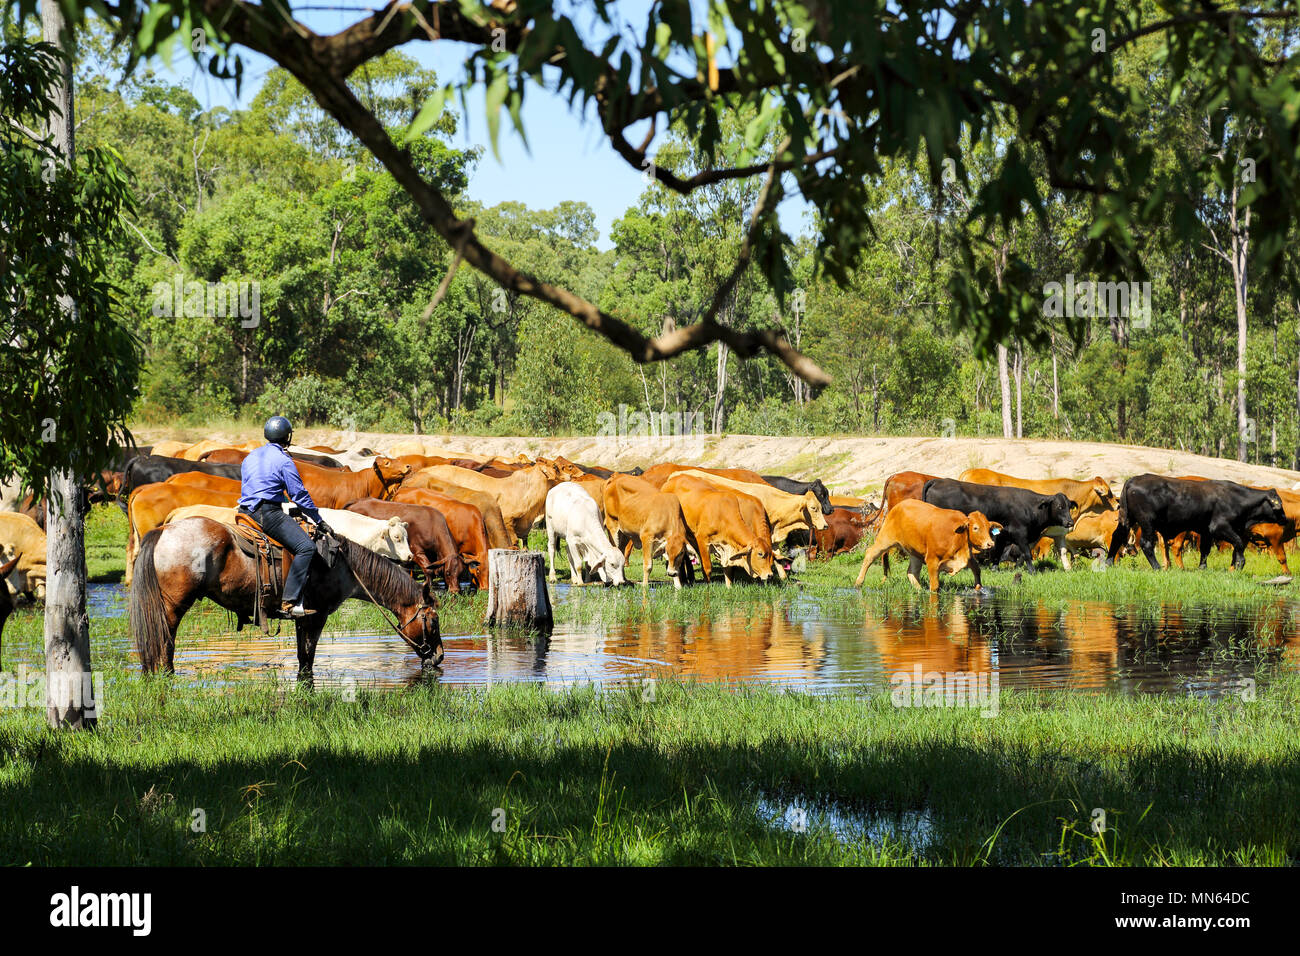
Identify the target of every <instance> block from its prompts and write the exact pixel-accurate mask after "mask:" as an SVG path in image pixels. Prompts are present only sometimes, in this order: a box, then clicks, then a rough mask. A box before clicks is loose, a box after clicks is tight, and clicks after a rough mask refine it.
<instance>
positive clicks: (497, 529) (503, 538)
mask: <svg viewBox="0 0 1300 956" xmlns="http://www.w3.org/2000/svg"><path fill="white" fill-rule="evenodd" d="M419 490H428V491H436V492H438V493H439V494H442V495H446V496H447V497H449V498H452V499H454V500H456V501H459V502H462V503H464V504H467V505H473V506H474V507H475V508H477V509H478V510H479V513H480V514H481V515H482V516H483V523H484V525H485V526H486V527H487V540H488V547H489V548H505V549H506V550H508V551H514V550H516V549H517V547H518V545H517V544H516V543H515V538H514V535H512V534H511V533H510V529H509V528H507V527H506V522H505V518H503V517H502V515H501V506H500V505H499V504H497V500H496V498H494V497H493V496H492V495H490V494H488V493H487V492H486V491H475V490H474V489H473V488H466V487H465V486H464V485H458V484H456V483H455V482H452V481H443V480H441V479H440V478H437V477H436V476H434V475H432V474H429V473H428V472H427V471H419V472H416V473H415V474H414V475H412V476H411V477H410V478H408V479H406V481H404V482H402V491H419ZM401 496H402V495H401V492H398V494H397V497H398V498H399V499H400V498H401Z"/></svg>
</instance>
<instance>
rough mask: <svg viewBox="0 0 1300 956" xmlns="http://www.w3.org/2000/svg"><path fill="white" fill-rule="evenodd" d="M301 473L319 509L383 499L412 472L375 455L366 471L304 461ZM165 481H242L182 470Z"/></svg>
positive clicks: (226, 487) (214, 484) (199, 484)
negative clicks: (364, 499) (365, 500)
mask: <svg viewBox="0 0 1300 956" xmlns="http://www.w3.org/2000/svg"><path fill="white" fill-rule="evenodd" d="M295 464H296V465H297V466H298V474H299V475H300V476H302V484H303V487H304V488H306V489H307V494H309V495H311V500H312V502H313V503H314V504H315V505H316V507H317V508H339V509H343V508H346V507H347V506H348V504H349V503H351V502H353V501H358V500H360V499H362V498H381V499H384V500H388V499H390V498H392V497H393V494H394V493H395V492H396V491H397V489H398V487H400V486H401V484H402V481H403V479H405V478H406V476H407V475H408V474H409V473H410V469H411V466H410V465H400V466H399V465H398V464H397V463H396V462H394V461H393V460H392V459H391V458H376V459H375V463H374V465H372V466H371V467H370V468H367V469H366V470H365V471H347V470H346V469H344V470H339V469H337V468H321V467H320V466H318V465H309V464H307V462H305V461H299V462H295ZM165 484H169V485H188V486H190V487H193V488H208V489H211V490H213V491H231V490H233V491H234V492H236V493H238V492H239V490H240V482H238V481H236V480H235V479H234V478H223V477H221V476H220V475H206V474H203V473H202V472H198V471H186V472H181V473H180V474H179V475H172V476H171V477H170V478H168V479H167V481H166V482H165Z"/></svg>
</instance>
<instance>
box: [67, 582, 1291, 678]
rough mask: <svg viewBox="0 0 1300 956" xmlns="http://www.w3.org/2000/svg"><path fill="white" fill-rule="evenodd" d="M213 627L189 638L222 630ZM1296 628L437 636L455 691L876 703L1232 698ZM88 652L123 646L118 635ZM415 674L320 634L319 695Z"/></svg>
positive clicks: (712, 617)
mask: <svg viewBox="0 0 1300 956" xmlns="http://www.w3.org/2000/svg"><path fill="white" fill-rule="evenodd" d="M570 599H571V597H570V595H569V593H568V590H567V588H564V587H561V588H558V589H557V602H556V603H557V607H558V606H562V605H563V604H564V603H565V602H566V601H568V600H570ZM218 617H219V613H214V614H213V615H212V617H211V619H210V620H208V621H206V622H205V623H204V624H203V626H202V628H199V627H196V628H195V630H196V631H199V630H217V629H220V628H221V627H222V625H221V624H220V623H218V620H217V619H218ZM94 627H95V625H94V624H92V628H94ZM1298 627H1300V621H1297V612H1296V610H1295V609H1294V608H1293V607H1292V606H1291V605H1290V604H1289V603H1288V602H1285V601H1281V600H1279V601H1277V602H1275V603H1269V604H1263V605H1259V606H1256V607H1253V608H1248V609H1229V608H1223V607H1218V608H1195V607H1179V606H1175V605H1157V604H1146V605H1141V606H1134V607H1122V608H1117V607H1115V606H1113V605H1110V604H1104V603H1100V602H1072V603H1067V604H1064V605H1061V606H1059V607H1053V606H1044V605H1024V604H1021V603H1018V602H1016V601H1013V600H1010V599H1007V598H1004V597H1002V596H993V597H982V598H980V597H966V596H963V595H960V594H945V595H943V596H941V597H931V596H929V595H918V596H910V595H909V596H908V597H907V598H906V599H902V600H900V599H899V598H898V597H897V596H893V595H879V594H867V595H862V594H861V593H860V592H857V591H850V590H848V589H845V590H844V591H840V592H836V593H834V594H833V595H831V596H829V597H819V598H816V599H812V598H803V597H798V596H792V597H788V598H787V597H782V598H780V599H777V600H772V601H767V600H764V601H759V602H755V603H753V604H748V605H745V604H742V605H740V606H732V607H729V608H727V609H726V610H725V611H715V612H710V613H707V614H705V615H703V616H701V617H700V618H699V619H698V620H694V621H690V622H681V621H664V620H651V621H635V622H627V623H624V622H623V621H621V620H617V621H611V620H609V619H605V620H603V621H597V622H592V623H570V624H562V625H558V626H557V627H556V630H555V633H554V634H553V635H552V637H551V640H550V641H549V642H546V641H538V640H529V639H526V638H521V637H512V636H507V635H504V634H501V635H483V634H470V635H456V634H452V633H444V635H443V640H444V645H445V649H446V654H447V656H446V660H445V661H444V664H443V674H442V675H441V677H439V678H438V679H439V680H440V681H441V682H443V683H446V684H449V685H451V686H483V685H487V684H492V683H499V682H505V681H525V682H539V683H545V684H549V685H553V686H562V685H568V684H574V683H583V682H588V681H590V682H597V683H610V684H617V683H629V682H634V681H639V680H642V679H644V678H646V677H665V676H668V675H669V674H673V675H677V676H680V677H683V678H687V679H696V680H704V681H723V682H756V683H769V684H779V685H784V686H791V687H797V688H800V689H803V690H807V691H811V692H814V693H827V692H835V691H853V690H865V691H869V692H881V691H887V690H888V689H889V687H890V679H891V676H892V675H894V674H896V673H899V672H907V673H912V672H914V668H916V667H917V666H919V667H920V668H921V671H922V672H925V673H931V672H938V673H946V674H955V673H958V672H962V673H967V674H970V673H976V674H979V673H984V674H991V673H997V675H998V681H999V686H1000V687H1001V689H1002V690H1010V689H1014V688H1067V689H1078V690H1085V691H1104V692H1117V693H1134V692H1149V691H1168V692H1173V693H1216V692H1224V691H1230V690H1233V689H1235V688H1236V687H1237V686H1239V682H1240V681H1241V679H1242V678H1246V677H1253V676H1254V675H1255V670H1256V667H1257V666H1258V665H1259V664H1261V663H1266V662H1268V663H1274V662H1276V663H1281V664H1282V665H1283V666H1286V667H1289V668H1293V669H1294V668H1300V635H1298ZM96 630H98V629H97V628H96ZM118 633H119V634H120V631H119V632H118ZM95 639H96V640H101V639H107V640H110V641H111V640H113V639H114V638H113V637H112V636H111V632H110V635H106V636H105V637H103V638H101V637H100V635H99V634H98V633H97V634H96V635H95ZM176 663H177V670H178V671H179V672H180V674H181V675H182V677H184V676H187V675H188V676H190V677H192V678H193V677H198V678H200V679H207V680H211V679H221V680H226V679H239V678H241V677H256V676H258V675H264V674H267V673H271V674H283V675H284V676H285V677H286V678H291V677H292V675H293V673H294V669H295V664H294V649H293V642H292V639H291V638H286V637H283V636H282V637H280V638H275V637H271V638H267V637H265V636H264V635H262V634H261V633H260V632H256V631H249V630H245V631H244V632H242V633H240V634H233V633H225V634H215V635H213V636H210V637H203V636H200V634H198V633H191V634H189V635H187V639H186V641H185V642H184V644H183V646H182V649H181V650H180V651H179V653H178V657H177V662H176ZM419 675H420V669H419V664H418V661H417V659H416V658H415V656H414V655H413V654H409V653H408V652H407V649H406V647H405V646H404V645H403V644H401V642H400V641H398V640H397V638H396V637H395V636H392V635H383V634H374V633H365V634H359V633H352V632H338V633H333V634H331V633H329V632H326V635H325V636H324V638H323V640H322V643H321V647H320V652H319V663H318V665H317V669H316V677H317V685H318V686H321V685H326V686H328V685H329V684H331V683H336V682H339V681H350V682H353V683H355V684H356V686H358V687H364V686H377V687H396V686H401V685H403V684H405V683H407V682H410V681H414V680H417V679H418V678H419Z"/></svg>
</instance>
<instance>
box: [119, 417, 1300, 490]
mask: <svg viewBox="0 0 1300 956" xmlns="http://www.w3.org/2000/svg"><path fill="white" fill-rule="evenodd" d="M136 437H137V440H139V441H140V442H141V443H142V444H144V443H147V442H153V441H157V440H159V439H162V438H176V439H181V440H193V441H198V440H199V439H201V438H223V439H228V440H230V441H232V442H237V441H245V440H247V439H250V438H255V437H258V436H257V434H256V432H255V431H248V432H225V431H218V432H215V433H204V432H199V431H196V430H195V429H181V430H177V431H175V432H167V431H166V430H165V429H141V430H140V431H139V433H137V436H136ZM294 438H295V440H296V441H298V442H299V443H301V444H304V445H329V446H331V447H335V448H338V447H341V446H346V447H347V448H352V449H356V448H363V447H369V448H373V449H375V450H376V451H385V452H386V451H389V450H392V449H393V448H394V447H395V446H398V445H399V443H401V444H402V445H406V446H408V447H406V448H404V449H401V448H399V449H398V450H399V451H401V450H405V451H414V450H417V449H416V448H414V447H410V443H411V442H412V441H415V442H419V443H420V444H421V445H422V446H423V448H424V453H425V454H449V453H453V452H458V453H469V454H472V455H475V456H491V455H500V456H503V457H512V456H514V455H517V454H520V453H523V454H527V455H529V456H530V457H536V456H538V455H543V456H547V457H553V456H555V455H563V456H564V457H565V458H568V459H569V460H571V461H576V462H580V463H582V464H584V465H601V466H604V467H609V468H619V469H624V468H633V467H636V466H638V465H639V466H641V467H647V466H649V465H652V464H655V463H657V462H661V461H680V462H683V463H689V464H698V465H703V466H705V467H709V468H714V467H716V468H749V469H751V470H753V471H757V472H759V473H761V474H783V475H790V476H792V477H795V478H801V479H811V478H821V479H822V480H823V481H824V482H826V484H827V485H828V486H830V487H831V489H832V490H833V491H835V492H837V493H841V494H863V493H868V492H872V491H879V490H880V487H881V485H882V484H883V483H884V480H885V479H886V478H887V477H888V476H889V475H891V474H893V473H894V472H897V471H921V472H926V473H928V474H933V475H943V476H951V477H955V476H956V475H958V474H959V473H960V472H962V471H964V470H965V469H967V468H992V469H993V470H994V471H1002V472H1006V473H1008V474H1012V475H1017V476H1020V477H1022V478H1047V477H1072V478H1087V477H1091V476H1093V475H1101V476H1102V477H1103V478H1106V479H1107V480H1109V481H1112V482H1115V481H1122V480H1123V479H1126V478H1130V477H1132V476H1133V475H1140V474H1143V473H1144V472H1154V473H1157V474H1165V475H1203V476H1205V477H1207V478H1227V479H1231V480H1233V481H1240V482H1246V483H1250V484H1259V485H1279V486H1281V487H1284V488H1290V487H1292V486H1294V485H1296V484H1297V483H1298V482H1300V472H1295V471H1290V470H1287V469H1284V468H1269V467H1266V466H1262V465H1250V464H1244V463H1242V462H1239V461H1234V460H1230V459H1226V458H1208V457H1205V456H1203V455H1194V454H1190V453H1188V452H1182V451H1175V450H1172V449H1166V448H1146V447H1143V446H1141V445H1111V444H1106V443H1103V442H1064V441H1040V440H1036V439H1027V438H1026V439H1007V438H934V437H929V438H925V437H922V438H916V437H903V438H899V437H872V436H865V437H862V436H860V437H842V438H772V437H767V436H761V435H723V436H714V435H693V436H687V437H680V438H663V439H659V438H621V439H620V438H614V437H603V436H602V437H596V436H589V437H577V438H528V437H518V438H480V437H473V436H465V435H422V436H419V437H418V438H415V439H413V437H412V436H410V435H392V434H381V433H376V432H350V433H347V434H344V433H342V432H339V431H338V430H336V429H323V428H305V429H302V430H301V431H299V432H297V433H296V434H295V436H294Z"/></svg>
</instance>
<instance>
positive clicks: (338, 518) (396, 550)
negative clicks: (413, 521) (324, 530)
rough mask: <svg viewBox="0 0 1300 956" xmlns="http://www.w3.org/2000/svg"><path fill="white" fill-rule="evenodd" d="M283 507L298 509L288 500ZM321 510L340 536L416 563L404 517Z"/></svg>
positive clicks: (322, 515) (392, 556)
mask: <svg viewBox="0 0 1300 956" xmlns="http://www.w3.org/2000/svg"><path fill="white" fill-rule="evenodd" d="M283 507H284V509H285V510H286V511H288V510H289V509H290V508H293V507H296V506H295V505H293V504H290V503H289V502H287V501H286V502H285V503H284V506H283ZM318 510H319V511H320V516H321V518H322V519H324V521H325V523H326V524H327V525H329V526H330V527H331V528H332V529H334V532H335V533H336V534H338V535H339V536H340V537H343V538H347V539H348V540H349V541H351V542H353V543H354V544H359V545H361V546H362V547H363V548H369V549H370V550H371V551H374V552H375V553H377V554H382V555H383V556H384V557H386V558H392V559H393V560H394V561H413V560H415V559H414V558H413V557H412V556H411V542H410V540H409V539H408V538H407V536H406V522H405V521H403V520H402V519H401V518H398V517H396V516H394V517H392V518H389V519H387V520H384V519H382V518H371V517H369V516H367V515H359V514H357V513H356V512H353V511H342V510H340V509H338V508H320V509H318Z"/></svg>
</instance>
